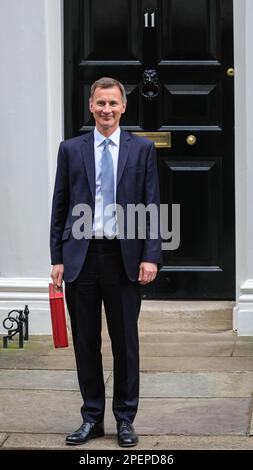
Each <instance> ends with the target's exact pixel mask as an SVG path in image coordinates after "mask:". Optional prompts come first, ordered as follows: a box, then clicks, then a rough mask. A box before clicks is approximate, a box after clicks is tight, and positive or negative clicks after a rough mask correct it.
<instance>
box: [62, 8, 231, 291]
mask: <svg viewBox="0 0 253 470" xmlns="http://www.w3.org/2000/svg"><path fill="white" fill-rule="evenodd" d="M64 29H65V32H64V39H65V49H64V50H65V61H64V63H65V138H68V137H72V136H74V135H78V134H80V133H84V132H87V131H88V130H90V129H91V128H93V125H94V123H93V119H92V117H91V115H90V113H89V111H88V98H89V89H90V85H91V83H92V82H93V81H94V80H96V79H98V78H100V77H102V76H111V77H114V78H117V79H118V80H120V81H121V82H122V83H123V84H124V85H125V88H126V91H127V98H128V106H127V112H126V114H125V115H124V116H123V118H122V121H121V124H122V127H123V128H125V129H127V130H130V131H133V132H140V133H144V135H145V134H146V135H147V136H148V137H149V138H152V139H153V140H154V141H155V142H156V146H157V164H158V170H159V177H160V191H161V202H162V204H164V206H163V207H166V204H167V205H168V210H167V213H166V214H165V216H164V222H166V223H165V225H168V227H167V229H168V230H169V231H170V232H171V239H170V240H167V243H166V245H164V248H165V249H164V251H163V253H164V263H163V268H162V269H161V271H160V273H159V276H158V278H157V280H156V281H155V282H154V283H152V284H151V285H150V286H149V287H147V288H146V289H145V292H144V296H146V297H147V298H160V299H182V298H185V299H211V298H213V299H233V298H234V293H235V239H234V238H235V237H234V105H233V86H234V84H233V0H191V1H189V0H106V2H105V1H103V0H65V2H64ZM173 211H174V212H173ZM175 214H176V216H175ZM167 221H168V223H167ZM179 223H180V227H179ZM165 228H166V227H165Z"/></svg>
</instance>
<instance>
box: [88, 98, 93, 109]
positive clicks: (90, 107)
mask: <svg viewBox="0 0 253 470" xmlns="http://www.w3.org/2000/svg"><path fill="white" fill-rule="evenodd" d="M89 109H90V112H91V113H92V112H93V102H92V99H91V98H89Z"/></svg>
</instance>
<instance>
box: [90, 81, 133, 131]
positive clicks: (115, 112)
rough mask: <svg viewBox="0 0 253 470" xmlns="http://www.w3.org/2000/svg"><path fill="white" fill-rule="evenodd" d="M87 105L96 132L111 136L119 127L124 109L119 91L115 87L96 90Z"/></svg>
mask: <svg viewBox="0 0 253 470" xmlns="http://www.w3.org/2000/svg"><path fill="white" fill-rule="evenodd" d="M89 104H90V112H91V113H92V114H93V116H94V119H95V122H96V127H97V129H98V131H99V132H101V133H102V134H106V135H110V134H112V133H113V132H114V131H115V130H116V129H117V127H118V126H119V121H120V118H121V114H123V113H124V112H125V109H126V103H124V102H123V101H122V95H121V92H120V89H119V88H118V87H117V86H114V87H111V88H96V90H95V93H94V95H93V97H92V99H90V101H89Z"/></svg>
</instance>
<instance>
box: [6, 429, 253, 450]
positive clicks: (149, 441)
mask: <svg viewBox="0 0 253 470" xmlns="http://www.w3.org/2000/svg"><path fill="white" fill-rule="evenodd" d="M3 448H4V449H48V450H54V449H55V450H56V449H57V450H59V449H63V450H73V448H72V447H70V446H66V444H65V435H63V434H25V433H22V434H21V433H20V434H17V433H12V434H10V436H9V437H8V439H7V440H6V441H5V443H4V445H3ZM118 449H119V447H118V445H117V443H116V434H114V435H110V436H105V437H103V438H101V439H93V440H91V441H89V442H87V443H86V444H85V445H81V446H76V447H75V448H74V450H83V451H86V450H118ZM135 449H136V450H141V449H143V450H168V449H173V450H180V449H184V450H186V449H188V450H201V449H202V450H208V449H209V450H216V449H217V450H225V449H227V450H252V449H253V438H252V437H244V436H159V435H157V436H143V435H139V444H138V445H137V446H136V447H135Z"/></svg>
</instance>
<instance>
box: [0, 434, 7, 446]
mask: <svg viewBox="0 0 253 470" xmlns="http://www.w3.org/2000/svg"><path fill="white" fill-rule="evenodd" d="M6 439H7V434H5V433H2V432H0V447H2V445H3V444H4V442H5V441H6Z"/></svg>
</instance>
